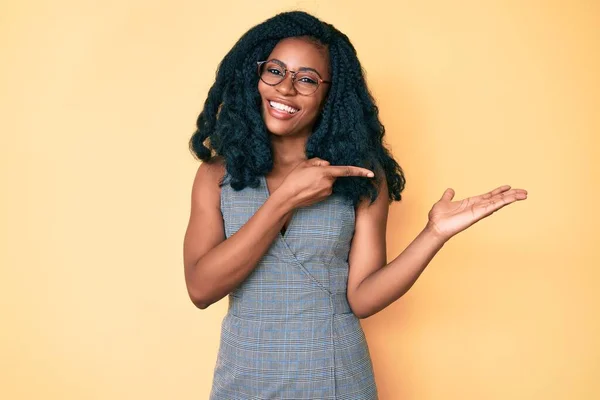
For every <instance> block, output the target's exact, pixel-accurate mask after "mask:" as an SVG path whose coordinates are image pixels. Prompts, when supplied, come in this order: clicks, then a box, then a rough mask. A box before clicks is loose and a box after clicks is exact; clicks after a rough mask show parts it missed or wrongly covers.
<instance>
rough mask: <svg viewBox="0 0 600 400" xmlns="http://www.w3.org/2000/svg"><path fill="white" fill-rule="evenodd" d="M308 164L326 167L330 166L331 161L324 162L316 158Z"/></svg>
mask: <svg viewBox="0 0 600 400" xmlns="http://www.w3.org/2000/svg"><path fill="white" fill-rule="evenodd" d="M308 164H309V165H312V166H315V167H325V166H327V165H329V161H326V160H323V159H322V158H319V157H314V158H311V159H310V160H309V161H308Z"/></svg>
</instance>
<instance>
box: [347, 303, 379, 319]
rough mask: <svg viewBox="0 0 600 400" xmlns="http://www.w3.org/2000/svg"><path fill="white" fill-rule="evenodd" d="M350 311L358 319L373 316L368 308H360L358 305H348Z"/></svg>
mask: <svg viewBox="0 0 600 400" xmlns="http://www.w3.org/2000/svg"><path fill="white" fill-rule="evenodd" d="M350 310H352V313H353V314H354V315H355V316H356V317H357V318H358V319H365V318H368V317H370V316H371V315H373V314H374V313H373V312H371V310H369V309H368V307H364V306H360V305H358V304H352V303H350Z"/></svg>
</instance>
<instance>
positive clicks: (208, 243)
mask: <svg viewBox="0 0 600 400" xmlns="http://www.w3.org/2000/svg"><path fill="white" fill-rule="evenodd" d="M224 172H225V168H224V165H223V162H222V160H219V159H217V160H215V161H213V160H211V161H210V162H204V163H202V164H200V167H199V168H198V172H197V173H196V177H195V179H194V184H193V187H192V205H191V213H190V219H189V223H188V227H187V231H186V233H185V239H184V245H183V259H184V272H185V281H186V286H187V290H188V294H189V296H190V299H191V300H192V302H193V303H194V304H195V305H196V306H197V307H198V308H201V309H204V308H206V307H208V306H209V305H211V304H212V303H215V302H217V301H218V300H220V299H221V298H223V297H225V296H226V295H227V294H229V293H230V292H231V291H232V290H233V289H235V288H236V287H237V286H238V285H239V284H240V283H241V282H242V281H244V279H246V277H247V276H248V275H249V274H250V273H251V272H252V270H253V269H254V268H255V267H256V264H257V263H258V261H259V260H260V258H261V257H262V256H263V255H264V254H265V253H266V251H267V250H268V249H269V247H270V246H271V243H272V242H273V240H274V239H275V237H276V236H277V233H278V232H279V231H280V230H281V228H282V227H283V224H284V222H285V218H286V216H287V215H288V213H289V212H290V209H289V207H286V206H285V198H284V197H283V196H282V192H279V193H277V191H275V192H274V193H273V194H272V195H271V196H270V197H269V198H268V200H267V201H266V202H265V203H264V204H263V205H262V206H261V207H260V208H259V209H258V211H257V212H256V213H255V214H254V215H253V216H252V217H251V218H250V219H249V220H248V222H246V224H244V226H242V227H241V228H240V229H239V230H238V231H237V232H236V233H235V234H234V235H231V237H229V238H227V239H226V238H225V232H224V227H223V216H222V215H221V209H220V192H221V189H220V187H219V181H220V180H221V178H222V177H223V174H224Z"/></svg>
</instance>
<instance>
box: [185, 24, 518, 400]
mask: <svg viewBox="0 0 600 400" xmlns="http://www.w3.org/2000/svg"><path fill="white" fill-rule="evenodd" d="M197 126H198V130H197V131H196V132H195V134H194V135H193V137H192V138H191V140H190V147H191V149H192V151H193V152H194V154H195V155H196V156H197V157H198V158H199V159H201V160H202V161H204V162H203V163H202V164H201V165H200V167H199V168H198V172H197V174H196V178H195V180H194V184H193V189H192V209H191V215H190V221H189V226H188V229H187V232H186V236H185V242H184V264H185V278H186V284H187V289H188V292H189V295H190V298H191V300H192V301H193V302H194V304H195V305H196V306H198V307H199V308H202V309H204V308H206V307H208V306H209V305H210V304H212V303H214V302H216V301H218V300H220V299H221V298H223V297H224V296H226V295H229V309H228V312H227V315H226V316H225V318H224V320H223V324H222V332H221V343H220V348H219V354H218V359H217V365H216V367H215V370H214V380H213V386H212V392H211V399H271V398H276V399H353V400H356V399H376V398H377V389H376V387H375V381H374V378H373V370H372V364H371V359H370V357H369V351H368V347H367V344H366V341H365V337H364V334H363V331H362V329H361V327H360V324H359V318H365V317H368V316H370V315H373V314H375V313H376V312H378V311H380V310H382V309H383V308H385V307H386V306H388V305H389V304H391V303H392V302H394V301H395V300H397V299H398V298H400V297H401V296H402V295H403V294H404V293H406V291H407V290H408V289H409V288H410V287H411V286H412V285H413V283H414V282H415V281H416V279H417V278H418V276H419V275H420V274H421V272H422V271H423V269H424V268H425V267H426V266H427V264H428V263H429V261H430V260H431V259H432V257H433V256H434V255H435V254H436V253H437V251H438V250H439V249H440V248H441V247H442V246H443V244H444V243H445V242H446V241H447V240H448V239H450V238H451V237H452V236H453V235H455V234H457V233H458V232H460V231H462V230H464V229H466V228H467V227H468V226H470V225H472V224H473V223H475V222H476V221H478V220H479V219H481V218H483V217H485V216H488V215H490V214H491V213H492V212H494V211H496V210H498V209H500V208H501V207H503V206H505V205H507V204H510V203H512V202H515V201H516V200H523V199H525V198H526V192H525V191H524V190H519V189H510V187H509V186H502V187H499V188H497V189H495V190H493V191H491V192H489V193H486V194H484V195H480V196H475V197H471V198H468V199H465V200H462V201H452V199H453V197H454V192H453V191H452V189H447V190H446V191H445V192H444V194H443V195H442V197H441V199H440V200H439V201H438V202H437V203H436V204H435V205H434V206H433V208H432V209H431V211H430V213H429V219H428V223H427V225H426V226H425V228H424V229H423V231H422V232H421V233H420V234H419V235H418V236H417V237H416V238H415V240H414V241H413V242H412V243H411V244H410V245H409V246H408V247H407V248H406V250H404V251H403V252H402V253H401V254H400V255H399V256H398V257H397V258H396V259H394V260H393V261H391V262H390V263H389V264H388V263H387V260H386V243H385V238H386V236H385V232H386V220H387V214H388V208H389V203H390V202H391V201H394V200H395V201H398V200H400V198H401V196H400V193H401V191H402V190H403V188H404V183H405V180H404V175H403V173H402V170H401V168H400V167H399V165H398V164H397V163H396V161H394V159H393V158H392V156H391V155H390V153H389V151H388V150H386V148H385V146H384V144H383V136H384V128H383V126H382V125H381V123H380V121H379V118H378V110H377V107H376V106H375V104H374V101H373V99H372V97H371V96H370V94H369V91H368V89H367V86H366V84H365V80H364V77H363V74H362V69H361V66H360V63H359V61H358V59H357V57H356V52H355V50H354V48H353V46H352V44H351V43H350V41H349V40H348V38H347V37H346V36H345V35H344V34H342V33H341V32H339V31H338V30H337V29H335V28H334V27H333V26H331V25H329V24H326V23H323V22H321V21H319V20H318V19H316V18H315V17H313V16H311V15H309V14H306V13H303V12H288V13H283V14H279V15H277V16H275V17H273V18H271V19H269V20H267V21H265V22H263V23H262V24H259V25H257V26H255V27H254V28H252V29H250V30H249V31H248V32H247V33H246V34H244V35H243V36H242V37H241V38H240V40H239V41H238V42H237V43H236V44H235V46H234V47H233V49H232V50H231V51H230V52H229V53H228V54H227V55H226V56H225V58H224V59H223V61H222V62H221V64H220V66H219V69H218V73H217V76H216V81H215V83H214V85H213V86H212V88H211V89H210V92H209V94H208V98H207V100H206V103H205V105H204V109H203V110H202V113H201V114H200V116H199V118H198V122H197Z"/></svg>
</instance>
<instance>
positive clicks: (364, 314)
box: [352, 310, 372, 319]
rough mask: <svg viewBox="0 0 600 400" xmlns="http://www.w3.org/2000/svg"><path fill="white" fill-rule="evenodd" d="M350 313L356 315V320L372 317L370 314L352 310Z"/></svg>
mask: <svg viewBox="0 0 600 400" xmlns="http://www.w3.org/2000/svg"><path fill="white" fill-rule="evenodd" d="M352 312H353V313H354V315H356V318H358V319H365V318H368V317H370V316H371V315H372V314H371V313H368V312H364V311H358V310H352Z"/></svg>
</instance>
